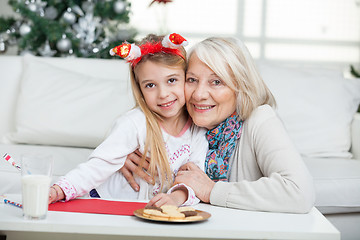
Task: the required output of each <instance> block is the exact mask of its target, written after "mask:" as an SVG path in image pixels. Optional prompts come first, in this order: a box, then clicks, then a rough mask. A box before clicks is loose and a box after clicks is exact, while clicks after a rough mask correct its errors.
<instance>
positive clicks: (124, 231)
mask: <svg viewBox="0 0 360 240" xmlns="http://www.w3.org/2000/svg"><path fill="white" fill-rule="evenodd" d="M194 207H195V208H196V209H199V210H203V211H207V212H209V213H211V214H212V216H211V217H210V218H209V219H208V220H206V221H203V222H198V223H157V222H151V221H146V220H143V219H139V218H137V217H135V216H118V215H104V214H84V213H68V212H52V211H50V212H48V216H47V218H46V219H45V220H40V221H29V220H24V219H23V218H22V209H20V208H16V207H14V206H11V205H7V204H6V205H5V204H1V205H0V235H7V238H6V239H7V240H15V239H39V240H41V239H51V240H57V239H59V240H60V239H87V240H92V239H104V240H107V239H134V240H135V239H145V238H146V239H162V238H164V239H165V238H166V239H169V238H174V239H189V238H192V239H195V238H197V239H215V238H221V239H296V240H299V239H312V240H316V239H318V240H321V239H323V240H339V239H340V233H339V231H338V230H337V229H336V228H335V227H334V226H333V225H332V224H331V223H330V222H329V221H328V220H327V219H326V218H325V217H324V216H323V215H322V214H321V213H320V212H319V211H318V210H317V209H316V208H313V209H312V210H311V211H310V213H308V214H285V213H269V212H254V211H244V210H237V209H230V208H222V207H216V206H211V205H209V204H198V205H196V206H194Z"/></svg>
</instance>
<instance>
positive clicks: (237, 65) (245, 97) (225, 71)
mask: <svg viewBox="0 0 360 240" xmlns="http://www.w3.org/2000/svg"><path fill="white" fill-rule="evenodd" d="M194 53H195V54H196V56H197V57H198V58H199V59H200V60H201V61H202V62H203V63H205V64H206V65H207V66H208V67H209V68H210V69H211V70H212V71H213V72H214V73H215V74H216V75H217V76H218V77H219V78H220V79H221V80H223V81H224V82H225V83H226V85H227V86H228V87H230V88H231V89H232V90H234V91H235V93H236V96H237V104H236V111H237V113H238V115H239V117H240V119H243V120H244V119H247V118H248V117H249V116H250V114H251V113H252V111H253V110H254V109H255V108H256V107H258V106H260V105H263V104H269V105H270V106H272V107H275V106H276V102H275V98H274V96H273V95H272V93H271V92H270V90H269V88H268V87H267V86H266V84H265V82H264V81H263V79H262V78H261V76H260V74H259V72H258V71H257V69H256V66H255V62H254V60H253V58H252V57H251V55H250V53H249V51H248V49H247V48H246V46H245V44H244V43H242V42H241V41H240V40H238V39H236V38H219V37H211V38H207V39H205V40H203V41H201V42H199V43H197V44H196V45H195V46H193V47H192V48H191V49H190V51H189V53H188V59H190V57H191V55H192V54H194Z"/></svg>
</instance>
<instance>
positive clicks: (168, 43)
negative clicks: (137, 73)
mask: <svg viewBox="0 0 360 240" xmlns="http://www.w3.org/2000/svg"><path fill="white" fill-rule="evenodd" d="M187 44H188V42H187V41H186V39H185V38H183V37H182V36H181V35H180V34H177V33H172V34H169V35H167V36H165V37H164V39H163V40H162V42H158V43H155V44H154V43H150V42H149V43H145V44H143V45H141V46H140V47H139V46H137V45H135V44H129V43H123V44H121V45H119V46H116V47H114V48H113V49H110V55H112V56H114V55H115V54H116V55H119V56H120V57H122V58H124V59H125V60H127V61H128V62H130V63H131V65H132V66H133V67H134V66H135V65H136V64H137V63H138V62H139V61H140V60H141V58H142V56H145V55H147V54H154V53H157V52H164V53H169V54H175V55H179V56H181V57H182V58H185V56H183V55H182V53H181V51H180V49H179V48H180V47H181V46H186V45H187Z"/></svg>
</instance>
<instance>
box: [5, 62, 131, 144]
mask: <svg viewBox="0 0 360 240" xmlns="http://www.w3.org/2000/svg"><path fill="white" fill-rule="evenodd" d="M23 60H24V69H23V75H22V79H21V84H20V91H19V96H18V102H17V107H16V111H15V131H14V132H12V133H9V134H7V136H6V137H7V139H8V140H9V141H10V142H12V143H26V144H44V145H58V146H75V147H89V148H95V147H97V146H98V145H99V144H100V143H101V142H102V141H103V140H104V138H105V137H106V133H108V132H109V131H110V129H111V126H112V124H113V123H114V120H115V119H116V118H117V117H118V116H119V115H120V114H121V113H123V112H124V111H126V110H129V109H130V108H131V107H132V106H133V105H134V104H133V97H132V95H131V91H130V82H129V80H128V76H129V74H128V65H127V64H126V63H125V62H124V61H122V60H118V61H111V60H109V61H106V62H107V63H108V64H111V65H112V66H113V70H112V73H113V74H111V75H110V76H111V77H112V78H100V77H94V76H91V75H88V74H87V75H85V74H82V73H77V72H74V71H71V70H67V69H62V68H61V67H54V66H52V65H51V64H49V63H48V62H47V61H49V60H50V59H41V60H40V59H39V58H37V57H33V56H26V57H24V59H23ZM62 60H63V61H67V60H68V59H62ZM60 62H61V61H60ZM82 62H83V60H82V59H77V61H76V63H75V69H79V68H78V67H80V66H79V65H81V64H82ZM83 64H84V66H86V70H87V69H89V68H101V66H98V65H96V61H95V62H94V63H93V64H91V62H89V61H85V62H83ZM59 65H60V66H62V65H61V64H59ZM84 70H85V69H84ZM85 73H86V71H85ZM103 73H104V75H105V74H108V72H106V69H104V70H103Z"/></svg>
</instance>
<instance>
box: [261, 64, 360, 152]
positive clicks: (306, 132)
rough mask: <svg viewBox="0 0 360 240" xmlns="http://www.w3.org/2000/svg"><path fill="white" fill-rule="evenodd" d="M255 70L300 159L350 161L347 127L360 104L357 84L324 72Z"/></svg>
mask: <svg viewBox="0 0 360 240" xmlns="http://www.w3.org/2000/svg"><path fill="white" fill-rule="evenodd" d="M258 66H259V70H260V72H261V75H262V76H263V78H264V81H265V82H266V83H267V84H268V86H269V88H270V90H271V91H272V93H273V94H274V96H275V98H276V101H277V104H278V114H279V116H280V118H281V119H282V120H283V122H284V125H285V127H286V129H287V131H288V133H289V135H290V137H291V138H292V140H293V141H294V143H295V145H296V146H297V148H298V150H299V151H300V153H301V154H302V155H303V156H306V157H341V158H350V157H351V154H350V152H349V149H350V145H351V134H350V126H351V120H352V119H353V116H354V114H355V112H356V110H357V108H358V106H359V103H360V80H358V79H344V78H343V76H342V73H341V71H335V70H328V69H313V68H312V69H306V68H291V67H283V66H282V67H280V66H277V65H275V64H266V63H259V64H258Z"/></svg>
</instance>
